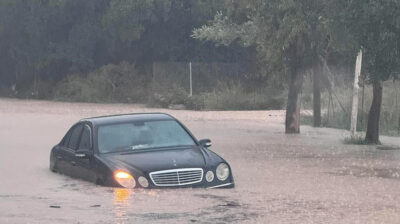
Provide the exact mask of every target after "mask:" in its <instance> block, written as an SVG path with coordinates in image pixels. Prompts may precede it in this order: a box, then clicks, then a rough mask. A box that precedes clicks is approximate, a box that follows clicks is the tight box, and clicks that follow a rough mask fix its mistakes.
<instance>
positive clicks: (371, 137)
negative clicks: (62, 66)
mask: <svg viewBox="0 0 400 224" xmlns="http://www.w3.org/2000/svg"><path fill="white" fill-rule="evenodd" d="M330 8H331V9H332V12H337V13H335V14H332V15H330V18H331V21H330V23H331V24H332V27H333V28H334V29H336V32H333V33H334V34H336V36H335V39H336V43H338V45H337V46H339V45H341V46H342V49H346V50H344V51H343V52H346V51H347V52H351V53H352V54H353V55H354V58H355V55H356V52H358V51H359V49H360V48H361V47H362V48H363V65H362V66H363V67H362V70H363V75H364V76H365V78H366V79H367V81H368V82H369V83H370V84H372V86H373V100H372V104H371V108H370V110H369V114H368V126H367V133H366V136H365V140H366V141H367V142H370V143H375V144H376V143H379V119H380V111H381V105H382V93H383V92H382V91H383V87H382V82H383V81H385V80H388V79H391V78H398V75H399V73H400V2H399V1H397V0H382V1H374V0H353V1H346V0H340V1H338V2H335V4H332V5H331V6H330Z"/></svg>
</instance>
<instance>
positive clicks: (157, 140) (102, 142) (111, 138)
mask: <svg viewBox="0 0 400 224" xmlns="http://www.w3.org/2000/svg"><path fill="white" fill-rule="evenodd" d="M193 145H195V142H194V140H193V139H192V137H191V136H190V135H189V134H188V133H187V132H186V130H185V129H183V127H182V126H181V125H180V124H179V123H178V122H176V121H174V120H164V121H139V122H130V123H122V124H112V125H105V126H100V127H99V129H98V147H99V151H100V153H112V152H125V151H137V150H148V149H154V148H166V149H167V148H169V147H173V146H176V147H182V146H193Z"/></svg>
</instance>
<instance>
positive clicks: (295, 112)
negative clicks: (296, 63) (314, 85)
mask: <svg viewBox="0 0 400 224" xmlns="http://www.w3.org/2000/svg"><path fill="white" fill-rule="evenodd" d="M302 84H303V73H301V72H299V71H298V69H297V68H295V69H292V74H291V77H290V85H289V94H288V100H287V106H286V122H285V132H286V133H287V134H291V133H300V102H301V97H300V92H301V86H302Z"/></svg>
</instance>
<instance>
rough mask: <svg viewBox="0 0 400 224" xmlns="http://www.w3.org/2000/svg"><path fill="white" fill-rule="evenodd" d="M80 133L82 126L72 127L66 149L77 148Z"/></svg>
mask: <svg viewBox="0 0 400 224" xmlns="http://www.w3.org/2000/svg"><path fill="white" fill-rule="evenodd" d="M81 132H82V125H80V124H79V125H77V126H75V127H73V129H72V130H71V137H70V138H69V142H68V148H70V149H73V150H76V148H77V147H78V143H79V137H80V136H81Z"/></svg>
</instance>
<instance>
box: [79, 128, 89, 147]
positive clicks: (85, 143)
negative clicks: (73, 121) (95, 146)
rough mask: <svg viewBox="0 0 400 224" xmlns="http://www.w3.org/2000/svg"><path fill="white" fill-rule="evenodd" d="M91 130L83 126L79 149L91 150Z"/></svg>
mask: <svg viewBox="0 0 400 224" xmlns="http://www.w3.org/2000/svg"><path fill="white" fill-rule="evenodd" d="M91 148H92V141H91V129H90V127H89V126H88V125H85V126H83V131H82V136H81V141H80V143H79V149H91Z"/></svg>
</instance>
